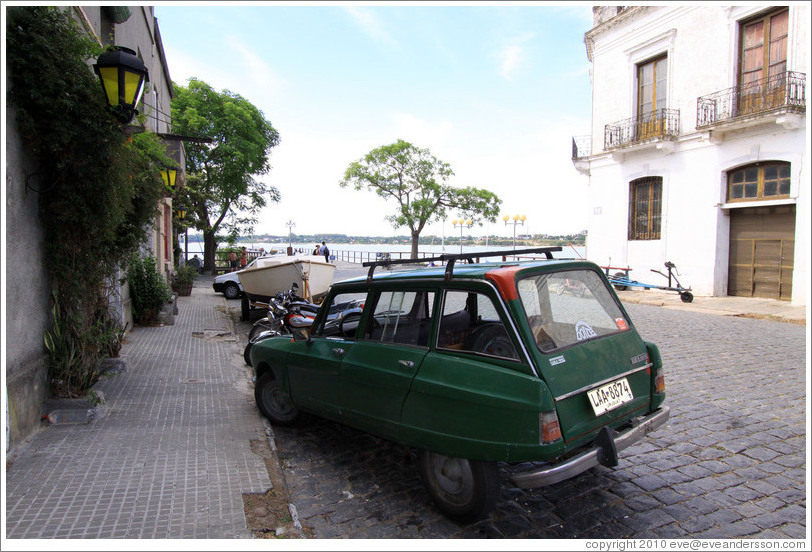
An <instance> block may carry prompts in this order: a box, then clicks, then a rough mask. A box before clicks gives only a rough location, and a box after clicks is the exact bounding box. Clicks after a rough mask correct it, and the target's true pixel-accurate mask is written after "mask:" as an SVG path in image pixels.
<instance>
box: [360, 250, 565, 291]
mask: <svg viewBox="0 0 812 552" xmlns="http://www.w3.org/2000/svg"><path fill="white" fill-rule="evenodd" d="M555 251H561V246H555V247H535V248H530V249H505V250H500V251H476V252H472V253H443V254H442V255H439V256H437V257H425V258H423V259H397V260H394V261H392V260H388V261H368V262H365V263H363V264H362V265H361V266H364V267H367V266H368V267H369V274H367V282H371V281H372V275H373V274H374V273H375V268H376V267H379V266H391V265H395V264H414V263H427V262H434V261H441V262H446V263H447V264H446V267H445V279H446V280H450V279H451V277H452V275H453V273H454V264H455V263H456V262H457V261H459V260H467V261H468V262H469V263H470V262H472V261H473V259H479V258H481V257H507V256H516V255H526V254H530V253H544V255H545V256H546V257H547V258H548V259H552V258H553V252H555Z"/></svg>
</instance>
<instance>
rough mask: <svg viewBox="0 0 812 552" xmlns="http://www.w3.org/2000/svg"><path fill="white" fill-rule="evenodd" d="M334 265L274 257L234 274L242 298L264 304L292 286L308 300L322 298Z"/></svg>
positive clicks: (305, 258)
mask: <svg viewBox="0 0 812 552" xmlns="http://www.w3.org/2000/svg"><path fill="white" fill-rule="evenodd" d="M335 270H336V265H334V264H332V263H328V262H325V261H324V260H322V257H318V256H315V255H276V256H273V257H260V258H258V259H257V260H256V262H255V263H254V264H253V265H252V266H249V267H247V268H244V269H243V270H240V271H237V277H238V278H239V279H240V284H242V288H243V291H244V293H245V297H246V298H247V299H248V301H249V302H252V303H267V302H268V301H269V300H270V299H271V297H273V296H274V295H276V294H277V293H280V292H283V291H287V290H289V289H290V287H291V284H293V283H296V284H298V285H299V289H300V290H302V296H303V297H304V298H305V299H307V300H308V301H317V300H318V299H320V298H321V297H323V296H324V295H325V294H326V293H327V290H328V289H329V287H330V284H332V283H333V275H334V274H335Z"/></svg>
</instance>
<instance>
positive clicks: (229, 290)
mask: <svg viewBox="0 0 812 552" xmlns="http://www.w3.org/2000/svg"><path fill="white" fill-rule="evenodd" d="M223 295H225V296H226V299H238V298H239V297H240V295H241V292H240V286H238V285H237V284H235V283H234V282H226V285H225V287H224V288H223Z"/></svg>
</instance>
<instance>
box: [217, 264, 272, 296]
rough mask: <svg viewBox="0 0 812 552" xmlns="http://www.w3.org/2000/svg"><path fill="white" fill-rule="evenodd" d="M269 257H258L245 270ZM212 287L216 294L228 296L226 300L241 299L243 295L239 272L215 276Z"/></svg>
mask: <svg viewBox="0 0 812 552" xmlns="http://www.w3.org/2000/svg"><path fill="white" fill-rule="evenodd" d="M267 257H268V256H267V255H266V256H264V257H257V258H256V259H254V260H253V261H251V262H250V263H248V265H247V266H246V267H245V268H248V267H250V266H253V265H254V263H256V262H257V261H258V260H259V259H265V258H267ZM212 287H213V288H214V292H215V293H222V294H223V295H225V296H226V299H239V298H240V297H242V295H243V289H242V284H241V283H240V277H239V276H237V272H226V273H225V274H219V275H217V276H215V277H214V282H213V283H212Z"/></svg>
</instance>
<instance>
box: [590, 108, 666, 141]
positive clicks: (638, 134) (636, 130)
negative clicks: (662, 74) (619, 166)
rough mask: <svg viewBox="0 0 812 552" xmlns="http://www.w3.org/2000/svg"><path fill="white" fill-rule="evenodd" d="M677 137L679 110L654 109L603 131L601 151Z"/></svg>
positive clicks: (607, 127) (611, 125)
mask: <svg viewBox="0 0 812 552" xmlns="http://www.w3.org/2000/svg"><path fill="white" fill-rule="evenodd" d="M677 136H679V109H655V110H654V111H652V112H651V113H647V114H645V115H642V116H640V117H632V118H630V119H624V120H623V121H618V122H616V123H612V124H610V125H606V126H605V127H604V129H603V149H604V150H610V149H614V148H619V147H621V146H628V145H632V144H636V143H639V142H643V141H648V140H652V139H668V140H673V139H674V138H676V137H677Z"/></svg>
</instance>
